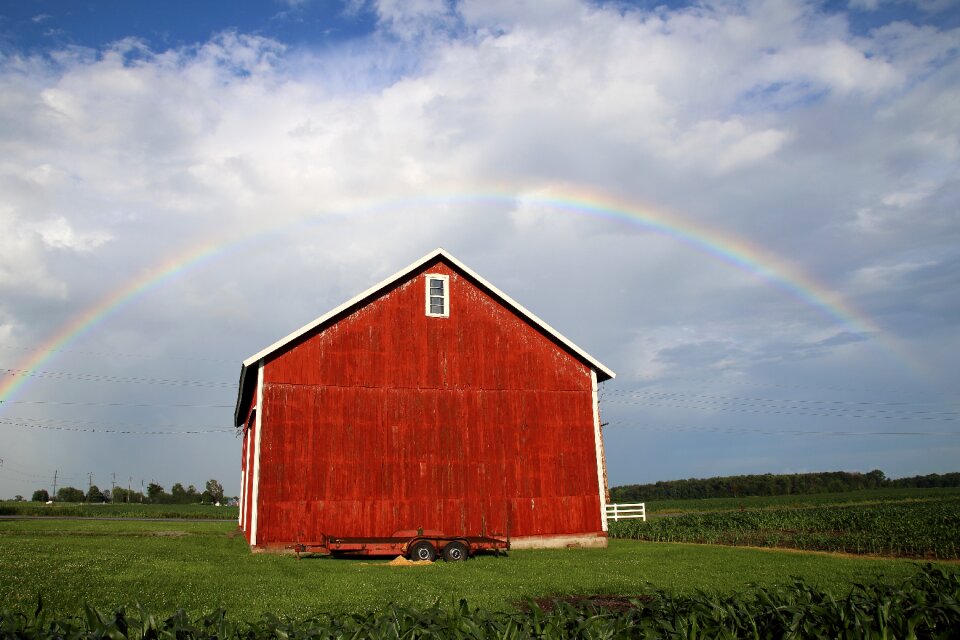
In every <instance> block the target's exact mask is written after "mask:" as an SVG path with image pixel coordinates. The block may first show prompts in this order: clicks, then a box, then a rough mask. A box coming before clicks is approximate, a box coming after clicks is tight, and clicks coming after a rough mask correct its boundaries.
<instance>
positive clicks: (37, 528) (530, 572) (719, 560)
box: [0, 520, 956, 620]
mask: <svg viewBox="0 0 960 640" xmlns="http://www.w3.org/2000/svg"><path fill="white" fill-rule="evenodd" d="M944 566H947V567H950V570H951V571H953V570H956V566H955V565H944ZM916 571H917V565H916V563H913V562H909V561H903V560H886V559H870V558H850V557H836V556H827V555H818V554H807V553H796V552H784V551H764V550H758V549H745V548H731V547H714V546H698V545H685V544H666V543H650V542H637V541H630V540H611V542H610V548H609V549H607V550H582V549H581V550H549V551H515V552H512V553H511V554H510V556H509V557H507V558H495V557H483V558H475V559H472V560H470V561H469V562H466V563H458V564H444V563H442V562H439V563H436V564H434V565H429V566H414V567H391V566H387V565H386V563H385V561H363V560H332V559H328V558H315V559H305V560H301V561H298V560H297V559H296V557H295V556H291V555H273V554H256V555H254V554H251V553H250V552H249V550H248V548H247V545H246V542H245V541H244V540H243V538H242V537H241V536H239V535H236V528H235V527H234V526H233V525H231V524H227V523H213V522H199V521H190V520H184V521H182V522H141V521H98V520H74V521H67V520H62V521H61V520H4V521H0V605H2V606H10V607H13V608H19V609H21V610H23V611H30V612H32V610H33V608H34V606H35V604H36V599H37V594H38V593H42V594H43V599H44V602H45V606H46V607H48V608H49V609H51V610H53V611H55V612H60V613H74V612H75V611H76V610H77V608H78V606H79V605H80V604H81V603H83V602H89V603H91V604H93V605H95V606H97V607H100V608H103V609H109V608H111V607H114V606H116V605H119V604H124V603H135V602H140V603H142V604H144V605H145V606H146V607H148V608H149V609H151V610H153V611H154V612H157V613H167V612H172V611H173V610H174V609H176V608H177V607H184V608H186V609H187V610H188V611H189V612H191V613H194V614H200V613H204V612H207V611H211V610H213V609H214V608H216V607H225V608H226V609H227V611H228V615H229V616H230V617H231V618H232V619H234V620H236V619H246V620H252V619H254V618H257V617H258V616H259V615H260V614H261V613H262V612H265V611H272V612H274V613H277V614H281V615H290V616H294V617H296V618H304V617H306V616H308V615H312V614H317V613H320V612H328V613H348V612H360V611H367V610H383V608H384V607H385V605H386V604H387V603H390V602H394V603H398V604H403V605H425V604H431V603H433V602H434V601H436V600H440V601H441V602H442V603H448V602H449V603H454V602H457V601H458V600H459V599H461V598H466V599H467V600H468V601H469V602H470V603H471V605H480V606H484V607H488V608H490V609H493V610H511V609H514V608H515V605H516V603H517V602H519V601H520V600H522V599H523V598H524V597H527V596H546V595H556V594H598V593H620V594H638V593H643V592H645V591H648V590H649V589H650V588H653V587H657V588H664V589H667V590H669V591H672V592H677V593H693V592H695V591H696V590H698V589H703V590H705V591H708V592H716V593H732V592H736V591H740V590H743V589H745V588H746V587H747V586H748V585H749V584H750V583H756V584H760V585H764V586H773V585H777V584H788V583H790V582H791V576H800V577H803V578H805V579H806V580H808V581H809V582H811V583H812V584H814V585H817V586H820V587H824V588H828V589H830V590H832V591H834V592H835V593H837V594H843V593H846V591H848V590H849V588H850V584H851V583H853V582H856V581H869V580H872V579H873V578H875V577H877V576H879V575H885V576H887V577H891V578H895V579H901V578H904V577H906V576H908V575H911V574H913V573H914V572H916Z"/></svg>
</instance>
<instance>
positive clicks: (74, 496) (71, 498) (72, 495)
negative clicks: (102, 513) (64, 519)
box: [57, 487, 83, 502]
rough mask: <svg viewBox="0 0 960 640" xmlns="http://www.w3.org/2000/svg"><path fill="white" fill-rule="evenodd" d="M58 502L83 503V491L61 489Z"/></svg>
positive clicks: (70, 488) (67, 488)
mask: <svg viewBox="0 0 960 640" xmlns="http://www.w3.org/2000/svg"><path fill="white" fill-rule="evenodd" d="M57 500H59V501H60V502H83V491H81V490H80V489H77V488H76V487H61V488H60V489H59V490H58V491H57Z"/></svg>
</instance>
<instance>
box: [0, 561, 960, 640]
mask: <svg viewBox="0 0 960 640" xmlns="http://www.w3.org/2000/svg"><path fill="white" fill-rule="evenodd" d="M597 603H602V604H597ZM958 632H960V576H958V575H957V574H955V573H947V572H945V571H943V570H942V569H939V568H937V567H934V566H932V565H927V566H926V567H924V568H923V569H921V570H920V571H918V572H917V573H916V574H915V575H914V576H913V577H911V578H910V579H909V580H907V581H906V582H905V583H903V584H899V585H898V584H894V583H891V582H888V581H879V582H877V583H874V584H869V585H853V587H852V588H851V590H850V592H849V593H848V594H846V595H845V596H843V597H836V596H834V595H833V594H831V593H829V592H825V591H821V590H819V589H817V588H815V587H813V586H811V585H809V584H807V583H806V582H804V581H801V580H797V581H795V582H794V584H793V585H791V586H790V587H782V588H776V589H765V588H755V589H753V590H751V591H748V592H745V593H743V594H737V595H732V596H717V595H711V594H706V593H698V594H696V595H693V596H676V595H672V594H669V593H667V592H665V591H662V590H655V591H653V592H652V593H649V594H645V595H643V596H638V597H633V598H631V597H623V596H604V597H602V598H584V597H577V598H573V597H570V596H558V597H555V598H541V599H539V600H536V601H534V600H528V601H527V602H526V603H524V605H523V607H522V611H521V612H519V613H503V612H492V611H488V610H484V609H480V608H470V607H469V606H468V604H467V603H466V601H461V602H460V604H459V605H458V606H455V607H442V606H440V605H439V604H434V605H433V606H432V607H427V608H423V609H416V608H409V607H397V606H391V607H389V608H388V609H387V610H386V611H385V612H382V613H370V614H354V615H346V616H325V615H324V616H317V617H313V618H308V619H306V620H292V619H288V618H279V617H277V616H275V615H273V614H264V615H263V616H261V618H260V619H259V620H257V621H254V622H241V621H236V622H235V621H232V620H228V619H227V614H226V612H225V611H224V610H223V609H219V610H217V611H214V612H213V613H211V614H209V615H206V616H202V617H199V618H191V617H190V616H189V615H188V614H187V613H186V612H185V611H184V610H182V609H179V610H177V611H176V612H175V613H174V614H173V615H170V616H167V617H158V616H156V615H154V614H152V613H150V612H149V611H146V610H145V609H143V608H142V607H139V606H137V607H134V608H132V610H131V612H130V613H128V612H127V610H126V609H125V608H123V607H121V608H119V609H117V610H115V611H114V612H113V613H110V614H105V613H103V612H100V611H97V610H95V609H93V608H92V607H89V606H86V607H84V608H83V610H82V611H81V612H80V613H79V614H77V615H75V616H69V617H59V618H55V617H48V616H47V615H46V613H45V611H44V607H43V601H42V599H39V600H38V603H37V607H36V610H35V611H34V612H33V614H32V615H27V614H24V613H20V612H12V611H9V610H4V611H0V638H17V639H19V640H31V639H35V638H36V639H44V640H46V639H60V638H69V639H77V640H80V639H86V638H98V639H99V638H111V639H113V640H126V639H135V640H153V639H157V640H161V639H170V640H188V639H193V638H217V639H221V640H222V639H226V638H235V639H237V640H259V639H261V638H264V639H265V638H283V639H285V640H286V639H290V640H295V639H296V640H299V639H311V640H312V639H323V638H373V639H379V638H394V639H398V638H476V639H479V638H503V639H520V638H544V639H548V638H691V639H692V638H858V639H859V638H923V639H925V638H956V637H957V636H958Z"/></svg>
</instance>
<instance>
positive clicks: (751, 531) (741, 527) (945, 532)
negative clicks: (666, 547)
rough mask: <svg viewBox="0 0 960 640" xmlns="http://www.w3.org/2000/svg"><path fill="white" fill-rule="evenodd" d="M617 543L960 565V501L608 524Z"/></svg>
mask: <svg viewBox="0 0 960 640" xmlns="http://www.w3.org/2000/svg"><path fill="white" fill-rule="evenodd" d="M610 535H611V536H612V537H615V538H628V539H633V540H648V541H652V542H695V543H705V544H727V545H745V546H760V547H787V548H792V549H805V550H811V551H835V552H845V553H857V554H875V555H884V556H898V557H908V558H927V559H937V560H956V559H960V499H949V500H941V501H931V502H905V503H898V504H877V505H869V506H855V507H824V508H817V509H776V510H762V511H761V510H755V511H740V512H735V511H726V512H717V513H703V514H687V515H682V516H677V517H661V518H655V519H652V520H650V521H648V522H642V521H639V520H628V521H620V522H611V523H610Z"/></svg>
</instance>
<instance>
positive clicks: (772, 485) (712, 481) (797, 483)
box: [610, 469, 960, 502]
mask: <svg viewBox="0 0 960 640" xmlns="http://www.w3.org/2000/svg"><path fill="white" fill-rule="evenodd" d="M883 487H960V473H946V474H943V475H940V474H936V473H933V474H930V475H927V476H914V477H912V478H899V479H896V480H891V479H888V478H887V476H886V475H885V474H884V473H883V471H880V470H879V469H874V470H873V471H870V472H869V473H856V472H849V471H825V472H821V473H795V474H779V475H775V474H772V473H765V474H762V475H747V476H723V477H716V478H689V479H686V480H665V481H660V482H655V483H653V484H631V485H623V486H619V487H611V489H610V498H611V499H612V500H613V501H614V502H643V501H646V500H677V499H681V500H682V499H687V498H692V499H696V498H738V497H743V496H782V495H791V494H811V493H835V492H842V491H858V490H861V489H880V488H883Z"/></svg>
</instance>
